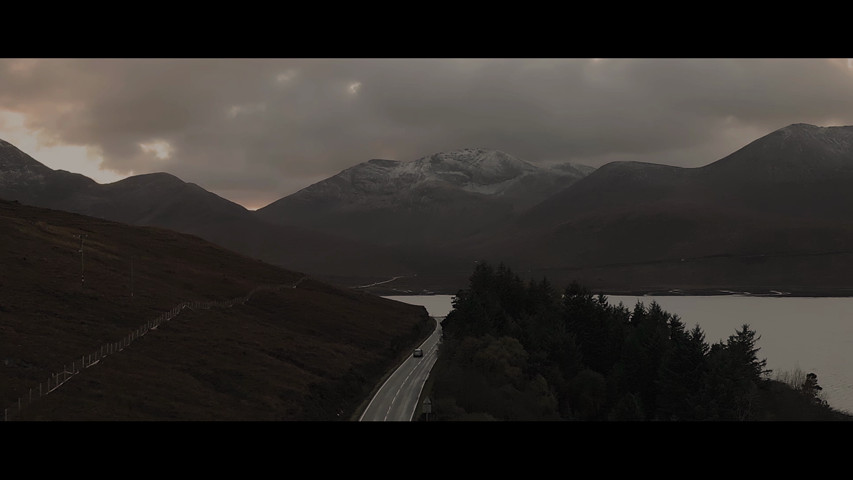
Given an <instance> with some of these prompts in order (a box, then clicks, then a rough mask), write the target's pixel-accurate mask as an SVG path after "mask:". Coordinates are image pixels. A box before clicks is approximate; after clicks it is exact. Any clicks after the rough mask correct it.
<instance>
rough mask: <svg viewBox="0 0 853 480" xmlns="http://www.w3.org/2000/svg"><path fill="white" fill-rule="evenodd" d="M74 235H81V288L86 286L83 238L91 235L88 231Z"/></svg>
mask: <svg viewBox="0 0 853 480" xmlns="http://www.w3.org/2000/svg"><path fill="white" fill-rule="evenodd" d="M74 236H75V237H80V288H85V286H86V276H85V274H84V268H83V239H84V238H86V237H88V236H89V235H88V234H86V233H81V234H79V235H74Z"/></svg>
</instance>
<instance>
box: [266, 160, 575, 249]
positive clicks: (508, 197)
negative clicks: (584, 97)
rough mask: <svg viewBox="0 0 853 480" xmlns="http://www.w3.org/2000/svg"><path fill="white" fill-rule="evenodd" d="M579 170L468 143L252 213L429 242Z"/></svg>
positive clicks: (346, 174)
mask: <svg viewBox="0 0 853 480" xmlns="http://www.w3.org/2000/svg"><path fill="white" fill-rule="evenodd" d="M581 168H582V167H581ZM581 168H579V167H576V166H573V165H571V164H563V165H558V166H552V167H539V166H536V165H533V164H531V163H528V162H525V161H522V160H519V159H517V158H515V157H512V156H511V155H508V154H506V153H504V152H500V151H496V150H485V149H473V148H468V149H462V150H456V151H452V152H442V153H436V154H433V155H429V156H426V157H422V158H419V159H417V160H413V161H397V160H381V159H374V160H370V161H367V162H363V163H360V164H358V165H355V166H353V167H351V168H348V169H346V170H344V171H342V172H340V173H339V174H337V175H335V176H333V177H331V178H328V179H326V180H323V181H321V182H318V183H316V184H314V185H311V186H309V187H307V188H304V189H302V190H300V191H299V192H296V193H295V194H293V195H290V196H287V197H285V198H282V199H280V200H278V201H276V202H273V203H272V204H270V205H268V206H266V207H264V208H262V209H259V210H258V211H257V212H256V214H257V215H258V216H259V217H261V218H263V219H265V220H267V221H270V222H273V223H286V224H296V225H302V226H306V227H311V228H316V229H320V230H324V231H327V232H330V233H335V234H338V235H342V236H347V237H351V238H359V239H364V240H370V241H376V242H379V243H382V244H386V245H387V244H401V243H409V242H413V243H431V242H434V241H435V240H436V239H439V238H447V236H449V235H450V236H454V237H459V236H464V235H467V234H470V233H472V232H475V231H477V230H479V229H481V228H482V227H484V226H485V225H488V224H491V223H494V222H499V221H502V220H505V219H506V218H508V216H509V215H512V214H514V213H517V212H519V211H521V210H523V209H525V208H529V207H530V206H532V205H534V204H536V203H538V202H540V201H542V200H544V199H545V198H547V197H548V196H550V195H551V194H553V193H555V192H557V191H559V190H561V189H563V188H566V187H568V186H569V185H571V184H572V183H574V182H575V181H577V180H578V179H579V178H582V177H583V176H585V170H582V169H581Z"/></svg>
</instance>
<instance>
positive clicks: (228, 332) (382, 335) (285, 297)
mask: <svg viewBox="0 0 853 480" xmlns="http://www.w3.org/2000/svg"><path fill="white" fill-rule="evenodd" d="M80 234H84V235H87V236H86V237H85V238H84V239H83V258H82V270H83V278H84V279H85V281H84V282H82V283H83V284H82V285H81V255H80V253H79V250H80V238H79V237H78V235H80ZM0 248H2V251H0V357H2V358H0V360H2V363H0V402H2V403H0V407H3V408H9V409H10V410H16V408H15V407H16V406H17V404H18V400H19V399H21V398H23V399H25V402H24V403H25V407H24V408H23V409H21V411H20V412H19V413H17V414H16V415H15V418H14V419H15V420H23V421H28V420H63V421H65V420H74V421H76V420H85V421H115V420H145V421H158V420H200V421H208V420H231V421H241V420H350V419H352V418H354V417H355V416H356V414H357V413H358V410H359V408H360V407H361V406H362V405H363V403H364V401H365V400H366V399H367V398H368V397H369V395H370V393H371V392H372V390H373V389H374V388H375V387H376V386H377V385H378V384H379V383H380V381H381V380H382V378H383V376H384V375H385V373H386V372H388V371H389V370H390V369H391V368H393V367H395V366H396V365H397V364H398V363H399V362H400V361H401V360H402V359H403V358H404V357H405V356H407V355H408V352H409V351H410V350H411V348H412V347H413V346H414V345H416V344H417V343H419V342H420V340H421V339H423V338H424V337H426V336H427V335H428V334H429V333H430V332H431V331H432V329H433V328H434V321H433V320H432V319H430V318H429V316H428V315H427V313H426V311H425V309H423V307H418V306H411V305H406V304H403V303H399V302H394V301H391V300H388V299H383V298H381V297H377V296H373V295H369V294H366V293H361V292H355V291H351V290H347V289H341V288H337V287H334V286H331V285H328V284H325V283H321V282H318V281H315V280H312V279H311V278H310V277H308V276H306V275H305V274H303V273H299V272H293V271H289V270H286V269H283V268H280V267H277V266H273V265H270V264H267V263H264V262H261V261H258V260H254V259H251V258H248V257H245V256H241V255H239V254H236V253H233V252H230V251H227V250H224V249H222V248H220V247H217V246H215V245H213V244H211V243H209V242H206V241H204V240H201V239H199V238H198V237H194V236H191V235H185V234H180V233H176V232H173V231H169V230H164V229H159V228H152V227H133V226H127V225H124V224H120V223H115V222H109V221H105V220H99V219H94V218H91V217H85V216H80V215H76V214H71V213H67V212H62V211H57V210H47V209H40V208H35V207H29V206H24V205H20V204H17V203H15V202H7V201H2V200H0ZM294 284H297V287H296V288H292V285H294ZM261 285H282V286H284V287H283V288H279V289H277V290H272V291H262V292H259V293H256V294H254V295H253V296H252V297H251V298H250V299H249V300H248V301H247V302H246V303H238V304H236V305H234V306H231V307H215V308H210V309H195V310H194V309H185V310H183V311H182V312H181V313H180V314H179V315H177V316H176V317H175V318H173V319H171V320H170V321H168V322H166V323H165V324H163V325H161V326H160V327H159V328H157V329H156V330H152V331H149V332H148V333H147V334H146V335H144V336H142V337H141V338H138V339H136V340H134V341H133V342H132V343H131V344H130V345H128V346H127V347H126V348H124V349H123V350H122V351H121V352H117V353H113V354H111V355H108V356H107V357H105V358H103V359H102V361H101V362H100V363H98V364H96V365H94V366H92V367H89V368H86V369H83V370H82V371H81V372H80V373H79V374H77V375H75V376H73V377H71V378H70V380H68V381H67V382H66V383H64V384H63V385H61V386H60V387H59V388H58V389H56V390H55V391H53V392H52V393H50V394H49V395H44V396H42V397H41V398H38V394H37V392H38V388H39V385H42V387H43V388H44V386H45V385H46V382H47V379H48V378H50V376H51V375H53V374H56V373H59V372H61V371H63V369H65V368H66V367H69V368H70V367H71V364H72V362H74V361H79V359H81V357H83V356H85V355H88V354H90V353H93V352H96V351H98V349H99V348H100V347H101V346H103V345H104V344H107V343H111V342H116V341H119V340H120V339H122V338H126V337H127V336H128V333H129V332H131V331H133V330H134V329H136V328H138V327H140V326H141V325H143V324H145V323H146V322H147V321H149V320H153V319H155V318H157V317H159V316H160V315H162V314H163V313H164V312H167V311H169V310H170V309H172V308H173V307H175V306H176V305H178V304H180V303H182V302H186V301H200V302H210V301H220V300H228V299H233V298H237V297H242V296H244V295H246V294H247V293H249V292H250V291H252V290H253V289H254V288H256V287H258V286H261ZM131 293H132V296H131ZM31 391H35V392H36V393H35V398H36V400H34V401H33V402H32V403H30V404H29V405H26V399H28V398H29V396H30V392H31Z"/></svg>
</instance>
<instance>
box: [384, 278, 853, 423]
mask: <svg viewBox="0 0 853 480" xmlns="http://www.w3.org/2000/svg"><path fill="white" fill-rule="evenodd" d="M386 298H391V299H393V300H398V301H401V302H405V303H410V304H413V305H422V306H424V307H425V308H426V309H427V312H429V314H430V315H431V316H434V317H436V316H437V317H443V316H446V315H447V314H448V313H449V312H450V310H451V309H452V308H453V307H452V305H451V301H452V299H453V295H427V296H421V295H414V296H391V297H386ZM607 298H608V301H609V302H610V303H611V304H613V305H618V304H619V303H622V304H623V305H625V306H626V307H628V308H629V309H633V308H634V305H636V303H637V302H638V301H640V302H642V303H643V304H645V305H646V306H649V305H650V304H651V303H652V302H653V301H655V302H657V303H658V304H659V305H660V306H661V307H662V308H663V309H664V310H666V311H667V312H669V313H672V314H675V315H678V316H679V318H681V320H682V321H683V322H684V324H685V326H686V327H687V328H693V327H694V326H696V325H699V327H700V328H701V329H702V331H703V332H705V341H706V342H707V343H708V344H709V345H710V344H713V343H717V342H718V341H723V342H725V341H726V339H728V337H729V336H730V335H734V334H735V331H736V330H738V329H740V328H741V327H742V326H743V325H744V324H748V325H749V327H750V329H752V330H754V331H756V332H757V333H758V335H759V336H760V338H759V340H758V342H757V343H756V346H757V347H758V348H760V350H759V351H758V357H759V358H760V359H766V360H767V368H769V369H772V370H773V372H774V373H773V374H771V377H774V376H775V374H776V373H780V372H790V373H792V372H794V371H795V370H801V371H802V372H803V373H804V374H805V373H809V372H814V373H815V374H817V378H818V384H820V386H821V387H823V394H824V398H825V399H826V400H827V401H828V402H829V404H830V405H832V407H833V408H835V409H838V410H844V411H846V412H848V413H853V298H847V297H844V298H800V297H752V296H736V295H718V296H707V297H694V296H661V297H650V296H645V297H636V296H618V295H612V296H608V297H607Z"/></svg>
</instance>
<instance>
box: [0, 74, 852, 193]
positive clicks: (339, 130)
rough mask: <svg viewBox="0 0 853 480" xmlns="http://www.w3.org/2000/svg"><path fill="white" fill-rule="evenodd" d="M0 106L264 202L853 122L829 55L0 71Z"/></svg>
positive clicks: (711, 153) (719, 144)
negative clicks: (345, 177)
mask: <svg viewBox="0 0 853 480" xmlns="http://www.w3.org/2000/svg"><path fill="white" fill-rule="evenodd" d="M0 109H2V110H6V111H13V112H18V113H21V114H23V115H25V120H26V124H27V126H28V128H30V129H31V130H33V131H35V132H39V134H40V136H41V137H40V138H42V139H43V141H45V142H55V143H56V144H73V145H82V146H89V147H93V148H95V149H96V150H97V151H100V152H101V153H102V156H103V165H102V166H103V167H104V168H108V169H111V170H115V171H117V172H125V173H129V172H131V171H132V172H135V173H145V172H150V171H168V172H171V173H174V174H175V175H178V176H179V177H181V178H182V179H184V180H186V181H190V182H195V183H198V184H200V185H202V186H204V187H205V188H207V189H210V190H212V191H214V192H217V193H219V194H220V195H222V196H225V197H226V198H231V199H234V200H236V201H241V200H242V201H243V203H245V199H248V198H249V197H251V196H253V195H254V196H256V197H257V199H258V200H257V201H258V202H261V203H267V202H269V201H272V200H274V199H276V198H279V197H281V196H284V195H286V194H289V193H292V192H293V191H295V190H297V189H299V188H302V187H304V186H307V185H308V184H310V183H313V182H315V181H318V180H320V179H322V178H325V177H328V176H331V175H334V174H336V173H338V172H339V171H341V170H343V169H345V168H348V167H350V166H353V165H355V164H357V163H360V162H363V161H366V160H369V159H371V158H391V159H397V160H414V159H416V158H419V157H421V156H425V155H429V154H432V153H435V152H439V151H446V150H451V149H457V148H465V147H483V148H492V149H498V150H502V151H504V152H507V153H509V154H511V155H514V156H516V157H518V158H521V159H524V160H528V161H531V162H550V161H561V160H571V161H574V162H578V163H586V164H589V165H593V166H599V165H601V164H603V163H605V162H607V161H611V160H640V161H652V162H659V163H669V164H675V165H684V166H700V165H704V164H707V163H710V162H712V161H715V160H717V159H719V158H722V157H723V156H725V155H727V154H728V153H731V152H733V151H734V150H736V149H737V148H740V147H742V146H743V145H745V144H746V143H748V142H749V141H751V140H754V139H755V138H757V137H758V136H761V135H764V134H766V133H769V132H770V131H772V130H775V129H777V128H781V127H784V126H786V125H788V124H790V123H798V122H804V123H814V124H818V125H830V124H853V116H851V113H850V112H853V75H851V69H850V68H849V66H848V62H847V60H846V59H841V60H835V61H831V60H826V59H688V60H681V59H604V60H592V59H343V60H335V59H38V60H28V59H7V60H2V61H0ZM1 137H2V135H0V138H1ZM143 146H146V148H143ZM166 146H168V156H166V150H164V149H165V148H166ZM155 147H156V148H155ZM157 148H159V149H160V150H157ZM157 152H159V156H160V158H158V156H157ZM229 192H231V193H233V195H234V196H240V197H241V200H238V199H236V198H232V197H230V196H229ZM238 192H239V193H238Z"/></svg>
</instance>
